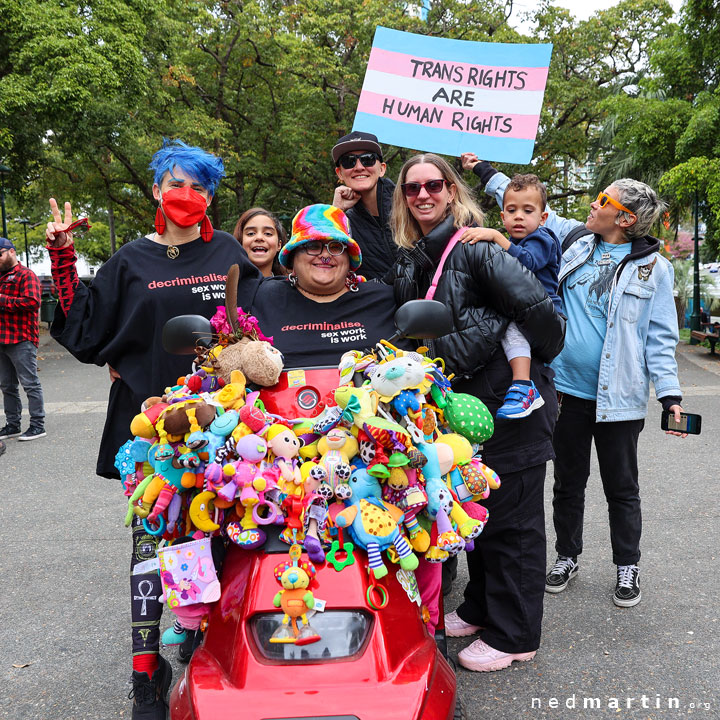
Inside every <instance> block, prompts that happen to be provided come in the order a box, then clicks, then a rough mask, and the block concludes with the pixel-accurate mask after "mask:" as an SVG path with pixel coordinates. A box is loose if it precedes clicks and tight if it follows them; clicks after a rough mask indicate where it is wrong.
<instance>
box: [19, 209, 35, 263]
mask: <svg viewBox="0 0 720 720" xmlns="http://www.w3.org/2000/svg"><path fill="white" fill-rule="evenodd" d="M15 222H16V223H20V224H21V225H22V226H23V231H24V233H25V265H26V267H30V256H29V254H28V242H27V228H28V225H30V220H28V219H27V218H15ZM37 224H38V223H35V225H37ZM35 225H33V226H32V227H35Z"/></svg>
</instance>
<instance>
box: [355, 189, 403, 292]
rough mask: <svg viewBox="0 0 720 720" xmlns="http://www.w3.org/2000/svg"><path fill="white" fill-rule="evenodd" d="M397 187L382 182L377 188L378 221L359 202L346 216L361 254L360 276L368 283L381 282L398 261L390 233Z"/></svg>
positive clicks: (396, 248)
mask: <svg viewBox="0 0 720 720" xmlns="http://www.w3.org/2000/svg"><path fill="white" fill-rule="evenodd" d="M394 191H395V183H394V182H393V181H392V180H388V179H387V178H380V180H379V181H378V184H377V204H378V212H379V213H380V215H379V216H378V217H377V218H375V217H373V216H372V215H371V214H370V213H369V212H368V211H367V209H366V208H365V206H364V205H363V204H362V203H361V202H359V203H358V204H357V205H355V206H353V207H351V208H350V209H349V210H348V211H347V212H346V213H345V214H346V215H347V216H348V220H350V235H351V236H352V238H353V240H356V241H357V243H358V245H360V250H362V267H361V268H360V273H361V274H362V275H364V276H365V277H366V278H367V279H368V280H374V279H376V278H377V279H379V278H382V277H383V275H385V273H386V272H387V271H388V270H389V269H390V268H391V267H392V266H393V264H394V263H395V259H396V258H397V252H398V247H397V245H396V244H395V243H394V242H393V239H392V233H391V232H390V225H389V223H390V213H391V212H392V198H393V192H394Z"/></svg>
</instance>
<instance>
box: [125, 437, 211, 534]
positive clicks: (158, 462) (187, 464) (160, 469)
mask: <svg viewBox="0 0 720 720" xmlns="http://www.w3.org/2000/svg"><path fill="white" fill-rule="evenodd" d="M149 457H150V462H151V463H152V465H153V467H154V468H155V473H154V475H153V479H152V481H151V482H150V484H149V485H148V486H147V488H146V490H145V492H144V493H143V496H142V503H141V505H140V506H137V507H136V508H135V514H136V515H138V516H139V517H142V518H147V521H148V522H150V523H154V522H156V521H157V519H158V516H159V515H161V514H162V513H163V512H165V510H166V509H167V507H168V505H169V504H170V500H171V499H172V497H173V495H175V493H177V492H184V491H185V490H189V489H190V488H194V487H195V475H194V473H193V472H191V470H190V468H192V467H197V465H199V463H200V458H199V457H198V456H197V454H196V453H194V452H189V453H185V458H184V462H183V463H180V462H179V457H178V455H177V454H176V452H175V450H174V449H173V447H172V445H170V444H168V443H165V444H160V445H158V446H156V448H155V452H154V455H153V453H152V450H151V453H150V455H149ZM151 510H152V511H151Z"/></svg>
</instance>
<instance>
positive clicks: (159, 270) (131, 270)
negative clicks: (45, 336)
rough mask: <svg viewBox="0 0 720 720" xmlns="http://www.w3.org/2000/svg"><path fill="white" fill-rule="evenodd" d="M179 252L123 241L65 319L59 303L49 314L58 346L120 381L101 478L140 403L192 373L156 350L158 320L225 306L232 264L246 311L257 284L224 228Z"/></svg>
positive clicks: (179, 359) (183, 362)
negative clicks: (172, 255)
mask: <svg viewBox="0 0 720 720" xmlns="http://www.w3.org/2000/svg"><path fill="white" fill-rule="evenodd" d="M178 249H179V251H180V254H179V256H178V257H177V258H175V259H174V260H173V259H170V258H169V257H168V255H167V247H166V246H165V245H161V244H159V243H156V242H153V241H152V240H150V239H148V238H146V237H142V238H140V239H138V240H134V241H133V242H131V243H128V244H126V245H123V246H122V247H121V248H120V249H119V250H118V251H117V252H116V253H115V254H114V255H113V256H112V257H111V258H110V259H109V260H108V261H107V262H106V263H104V264H103V265H102V267H101V268H100V270H99V271H98V273H97V275H96V277H95V279H94V280H93V283H92V285H91V286H90V287H89V288H88V287H85V286H84V285H83V284H80V285H78V287H77V289H76V291H75V297H74V298H73V303H72V305H71V307H70V311H69V313H68V316H67V318H66V317H65V315H64V314H63V313H62V311H61V310H60V308H59V306H58V310H57V312H56V315H55V321H54V322H53V325H52V329H51V332H52V336H53V337H54V338H55V339H56V340H57V341H58V342H59V343H60V344H62V345H64V346H65V347H66V348H67V349H68V350H69V351H70V352H71V353H72V354H73V355H74V356H75V357H76V358H78V360H80V361H82V362H86V363H95V364H97V365H104V364H105V363H107V364H108V365H110V366H111V367H113V368H115V370H117V371H118V373H119V374H120V376H121V378H122V380H116V381H115V382H114V383H113V384H112V386H111V388H110V399H109V407H108V415H107V419H106V422H105V430H104V432H103V437H102V440H101V444H100V453H99V457H98V467H97V472H98V474H99V475H102V476H104V477H118V474H117V471H116V470H115V469H114V466H113V463H114V458H115V453H116V452H117V450H118V448H119V447H120V445H122V444H123V443H124V442H125V440H127V439H128V438H129V436H130V421H131V420H132V418H133V416H134V415H135V414H137V413H138V412H139V411H140V404H141V403H142V401H143V400H144V399H145V398H147V397H149V396H151V395H159V394H161V393H162V391H163V389H164V388H165V387H166V386H168V385H173V384H174V383H175V382H176V381H177V378H178V377H180V376H182V375H185V374H187V373H188V372H190V370H191V365H192V358H191V357H189V356H178V355H170V354H169V353H167V352H166V351H165V350H164V349H163V347H162V329H163V325H164V324H165V323H166V322H167V321H168V320H169V319H170V318H172V317H175V316H176V315H191V314H197V315H204V316H205V317H207V318H209V317H212V315H213V314H214V313H215V309H216V307H217V306H218V305H224V304H225V278H226V277H227V273H228V269H229V268H230V266H231V265H233V264H235V263H237V264H238V265H239V266H240V281H239V283H238V305H240V306H243V307H244V308H245V309H246V310H247V309H248V307H249V305H250V300H251V298H252V296H253V295H254V293H255V289H256V287H257V285H258V283H259V279H260V273H259V272H258V270H257V268H256V267H255V266H254V265H253V264H252V263H251V262H250V261H249V260H248V257H247V255H246V254H245V251H244V250H243V249H242V247H241V246H240V243H238V241H237V240H236V239H235V238H234V237H233V236H232V235H230V234H228V233H225V232H222V231H219V230H216V231H215V232H214V233H213V238H212V240H211V241H210V242H209V243H205V242H203V241H202V240H201V239H200V238H197V239H196V240H193V241H192V242H189V243H186V244H184V245H179V246H178Z"/></svg>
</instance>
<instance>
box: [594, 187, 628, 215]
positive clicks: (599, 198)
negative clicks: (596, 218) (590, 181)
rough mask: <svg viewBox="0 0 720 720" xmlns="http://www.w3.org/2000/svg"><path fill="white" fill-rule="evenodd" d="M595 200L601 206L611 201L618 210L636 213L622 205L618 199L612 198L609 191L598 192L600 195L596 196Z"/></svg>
mask: <svg viewBox="0 0 720 720" xmlns="http://www.w3.org/2000/svg"><path fill="white" fill-rule="evenodd" d="M595 202H596V203H597V204H598V205H599V206H600V207H605V206H606V205H607V204H608V203H610V204H611V205H612V206H613V207H615V208H617V209H618V210H622V211H623V212H626V213H630V215H635V213H634V212H633V211H632V210H628V209H627V208H626V207H625V206H624V205H621V204H620V203H619V202H618V201H617V200H615V199H613V198H611V197H610V196H609V195H608V194H607V193H604V192H600V193H598V196H597V197H596V198H595ZM635 217H637V215H635Z"/></svg>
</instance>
